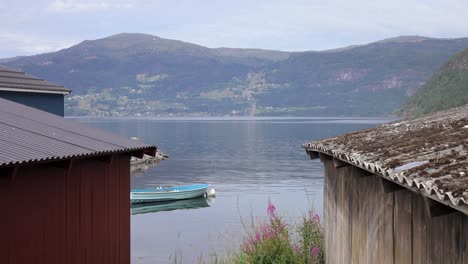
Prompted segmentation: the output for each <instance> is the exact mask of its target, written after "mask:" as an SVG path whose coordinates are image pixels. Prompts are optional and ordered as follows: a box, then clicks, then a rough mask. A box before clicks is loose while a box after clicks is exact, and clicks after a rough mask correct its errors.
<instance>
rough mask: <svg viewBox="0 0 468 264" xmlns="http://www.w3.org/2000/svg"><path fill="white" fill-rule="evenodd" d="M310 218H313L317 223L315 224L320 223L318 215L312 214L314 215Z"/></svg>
mask: <svg viewBox="0 0 468 264" xmlns="http://www.w3.org/2000/svg"><path fill="white" fill-rule="evenodd" d="M312 219H314V222H315V223H317V224H318V223H320V215H318V214H314V217H313V218H312Z"/></svg>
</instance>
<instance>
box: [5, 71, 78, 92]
mask: <svg viewBox="0 0 468 264" xmlns="http://www.w3.org/2000/svg"><path fill="white" fill-rule="evenodd" d="M0 90H12V91H22V92H42V93H60V94H69V93H70V92H71V91H70V90H69V89H66V88H65V87H63V86H60V85H57V84H54V83H51V82H48V81H45V80H42V79H39V78H37V77H34V76H31V75H29V74H26V73H24V72H21V71H17V70H14V69H11V68H8V67H5V66H1V65H0Z"/></svg>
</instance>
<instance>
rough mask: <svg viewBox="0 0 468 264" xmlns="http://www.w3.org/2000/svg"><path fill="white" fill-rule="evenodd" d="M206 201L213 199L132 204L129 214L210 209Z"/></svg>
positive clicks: (212, 199) (201, 198)
mask: <svg viewBox="0 0 468 264" xmlns="http://www.w3.org/2000/svg"><path fill="white" fill-rule="evenodd" d="M208 201H210V202H213V201H214V198H209V200H208V199H206V198H204V197H199V198H194V199H186V200H178V201H166V202H154V203H141V204H132V205H131V213H132V215H137V214H147V213H155V212H161V211H174V210H188V209H197V208H203V207H210V205H209V203H208Z"/></svg>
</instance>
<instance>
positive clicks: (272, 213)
mask: <svg viewBox="0 0 468 264" xmlns="http://www.w3.org/2000/svg"><path fill="white" fill-rule="evenodd" d="M275 211H276V208H275V206H274V205H273V204H272V203H271V201H268V209H267V213H268V215H269V216H271V217H275Z"/></svg>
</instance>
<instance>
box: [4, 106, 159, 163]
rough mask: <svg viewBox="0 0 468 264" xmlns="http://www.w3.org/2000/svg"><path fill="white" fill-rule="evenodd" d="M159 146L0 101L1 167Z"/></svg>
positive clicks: (151, 150)
mask: <svg viewBox="0 0 468 264" xmlns="http://www.w3.org/2000/svg"><path fill="white" fill-rule="evenodd" d="M122 152H130V153H134V152H135V153H136V152H143V153H145V154H149V155H152V156H154V155H155V152H156V147H155V146H153V145H146V144H143V143H141V142H138V141H135V140H131V139H127V138H124V137H120V136H117V135H114V134H111V133H108V132H104V131H101V130H98V129H95V128H91V127H87V126H85V125H82V124H79V123H77V122H74V121H72V120H67V119H65V118H63V117H60V116H56V115H52V114H49V113H47V112H44V111H40V110H37V109H35V108H31V107H28V106H25V105H22V104H18V103H14V102H11V101H8V100H5V99H1V98H0V167H5V166H14V165H22V164H26V163H33V162H44V161H55V160H64V159H71V158H77V157H86V156H99V155H106V154H112V153H122Z"/></svg>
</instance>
